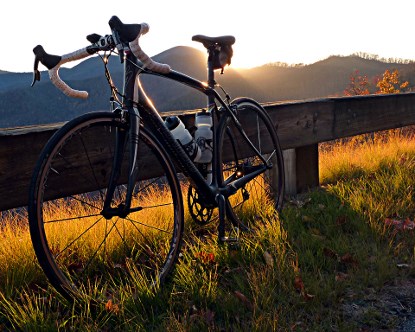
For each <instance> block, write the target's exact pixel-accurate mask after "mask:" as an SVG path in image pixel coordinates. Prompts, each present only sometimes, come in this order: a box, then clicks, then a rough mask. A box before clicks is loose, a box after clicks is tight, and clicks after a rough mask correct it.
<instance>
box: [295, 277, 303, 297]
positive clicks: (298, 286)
mask: <svg viewBox="0 0 415 332" xmlns="http://www.w3.org/2000/svg"><path fill="white" fill-rule="evenodd" d="M294 288H295V289H296V290H297V291H299V292H301V293H302V292H303V291H304V283H303V279H301V277H300V276H299V275H297V276H295V278H294Z"/></svg>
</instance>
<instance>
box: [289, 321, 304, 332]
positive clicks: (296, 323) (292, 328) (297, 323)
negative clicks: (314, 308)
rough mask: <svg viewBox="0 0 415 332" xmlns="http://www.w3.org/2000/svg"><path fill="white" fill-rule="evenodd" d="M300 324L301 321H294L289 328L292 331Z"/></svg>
mask: <svg viewBox="0 0 415 332" xmlns="http://www.w3.org/2000/svg"><path fill="white" fill-rule="evenodd" d="M301 325H303V323H302V322H295V323H294V324H293V325H291V327H290V330H291V331H294V330H295V329H296V328H297V327H300V326H301Z"/></svg>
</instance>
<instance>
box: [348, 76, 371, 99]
mask: <svg viewBox="0 0 415 332" xmlns="http://www.w3.org/2000/svg"><path fill="white" fill-rule="evenodd" d="M369 86H370V84H369V81H368V78H367V76H366V75H364V76H362V75H360V73H359V71H358V70H355V71H354V72H353V74H351V75H350V82H349V84H348V86H347V88H346V89H345V90H344V94H345V95H346V96H361V95H368V94H369V93H370V92H369Z"/></svg>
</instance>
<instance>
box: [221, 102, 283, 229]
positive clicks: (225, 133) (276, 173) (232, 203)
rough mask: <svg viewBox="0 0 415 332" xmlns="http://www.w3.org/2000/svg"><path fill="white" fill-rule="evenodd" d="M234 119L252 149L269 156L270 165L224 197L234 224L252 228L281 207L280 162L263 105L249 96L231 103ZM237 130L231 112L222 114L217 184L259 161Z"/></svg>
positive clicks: (274, 130) (281, 157) (234, 176)
mask: <svg viewBox="0 0 415 332" xmlns="http://www.w3.org/2000/svg"><path fill="white" fill-rule="evenodd" d="M231 109H233V112H234V114H235V115H236V117H237V119H238V122H239V123H240V124H241V126H242V129H243V130H244V131H245V133H246V134H247V136H248V138H249V140H250V141H251V142H252V144H253V145H254V146H255V148H256V149H257V150H258V151H259V152H261V154H262V155H264V158H265V159H266V160H268V159H270V158H271V157H272V158H271V162H272V167H271V168H270V169H269V170H268V171H266V172H265V173H262V174H260V175H259V176H257V177H255V178H254V179H253V180H251V181H250V182H248V183H247V184H246V185H245V186H244V187H243V188H241V189H239V190H238V191H237V192H236V194H234V195H232V196H231V197H229V198H228V199H227V203H226V215H227V218H228V219H229V220H230V221H231V222H232V224H233V225H234V226H237V227H239V229H241V230H244V231H249V230H252V228H253V227H254V226H255V224H256V223H257V222H258V221H260V220H263V219H269V218H274V217H275V215H276V213H277V212H279V211H280V210H281V209H282V204H283V197H284V162H283V155H282V151H281V147H280V144H279V140H278V136H277V132H276V129H275V125H274V124H273V123H272V120H271V118H270V117H269V115H268V114H267V113H266V111H265V110H264V108H263V107H262V106H261V105H260V104H258V103H257V102H256V101H254V100H252V99H249V98H239V99H236V100H234V101H233V102H232V103H231ZM247 146H248V144H247V142H246V140H245V139H244V138H243V136H242V134H241V133H240V131H239V130H238V129H237V127H236V125H235V122H234V121H233V120H232V117H231V115H229V114H228V115H225V116H224V117H223V118H221V120H220V124H219V127H218V149H219V151H220V157H219V162H218V166H219V168H220V169H219V174H220V186H221V187H224V186H226V184H227V183H228V182H229V181H231V180H232V179H236V178H238V177H241V176H242V175H244V174H245V173H246V172H247V170H248V169H249V167H251V166H255V165H257V164H258V163H259V162H260V159H259V158H258V157H251V155H252V154H253V153H252V151H253V149H247Z"/></svg>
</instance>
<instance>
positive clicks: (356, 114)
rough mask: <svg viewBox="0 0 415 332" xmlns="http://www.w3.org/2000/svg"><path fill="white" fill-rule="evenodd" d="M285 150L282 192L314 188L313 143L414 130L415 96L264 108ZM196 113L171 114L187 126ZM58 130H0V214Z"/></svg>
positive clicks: (19, 196)
mask: <svg viewBox="0 0 415 332" xmlns="http://www.w3.org/2000/svg"><path fill="white" fill-rule="evenodd" d="M264 106H265V108H266V110H267V111H268V113H269V114H270V116H271V118H272V120H273V122H274V123H275V124H276V126H277V130H278V136H279V138H280V142H281V146H282V148H283V149H284V150H285V151H284V157H285V162H286V173H287V174H286V175H287V176H286V182H287V185H286V188H287V193H288V194H295V193H297V192H299V191H303V190H305V189H306V188H309V187H313V186H318V184H319V177H318V143H320V142H324V141H329V140H333V139H337V138H342V137H348V136H353V135H358V134H363V133H367V132H372V131H379V130H384V129H392V128H398V127H403V126H406V125H412V124H415V93H406V94H392V95H371V96H357V97H346V98H326V99H316V100H305V101H293V102H284V103H282V102H281V103H267V104H264ZM195 112H196V111H187V112H175V113H176V114H181V115H182V116H183V117H182V118H183V120H184V122H188V123H190V122H192V120H193V114H194V113H195ZM61 125H62V124H55V125H44V126H33V127H23V128H9V129H0V211H4V210H7V209H11V208H16V207H21V206H26V205H27V197H28V185H29V182H30V178H31V174H32V170H33V167H34V165H35V162H36V159H37V157H38V155H39V153H40V150H41V149H42V147H43V146H44V144H45V143H46V141H47V140H48V138H49V137H50V136H51V135H52V134H53V133H54V132H55V131H56V130H57V129H58V128H59V127H60V126H61Z"/></svg>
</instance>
